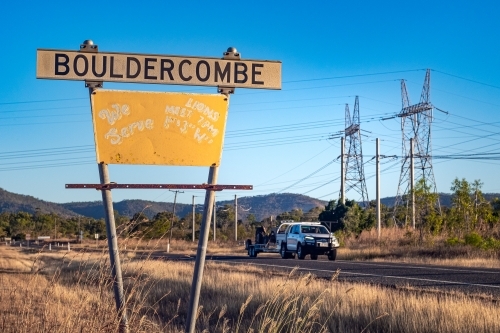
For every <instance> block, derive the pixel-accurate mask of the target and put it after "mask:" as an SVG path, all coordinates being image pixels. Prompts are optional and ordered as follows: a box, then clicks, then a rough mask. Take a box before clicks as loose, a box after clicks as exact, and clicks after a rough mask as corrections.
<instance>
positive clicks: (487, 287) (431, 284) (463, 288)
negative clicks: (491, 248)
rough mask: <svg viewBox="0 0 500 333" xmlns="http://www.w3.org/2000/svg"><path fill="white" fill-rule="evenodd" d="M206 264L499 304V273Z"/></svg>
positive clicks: (350, 264) (282, 262) (351, 264)
mask: <svg viewBox="0 0 500 333" xmlns="http://www.w3.org/2000/svg"><path fill="white" fill-rule="evenodd" d="M164 257H165V259H173V260H194V257H186V256H176V255H173V254H171V255H168V256H164ZM206 260H207V261H208V260H212V261H217V262H224V263H229V264H244V265H256V266H259V267H262V268H264V269H269V270H273V269H274V270H276V269H277V270H285V271H290V270H291V269H293V268H294V267H298V269H299V271H301V272H311V273H313V274H314V275H316V276H318V277H320V278H327V279H330V278H331V277H332V276H333V275H334V274H335V272H336V271H337V270H338V269H340V275H339V276H338V280H339V281H349V282H362V283H369V284H376V285H382V286H387V287H393V288H394V287H397V288H407V287H410V288H412V289H418V290H429V291H441V292H453V291H458V292H462V293H466V294H469V295H480V296H484V297H488V298H489V297H491V298H493V299H495V300H499V301H500V269H490V268H467V267H451V266H435V265H420V264H406V263H381V262H366V261H365V262H357V261H345V260H336V261H329V260H328V259H327V258H326V256H320V257H319V259H318V260H310V259H309V256H307V257H306V259H304V260H298V259H281V257H280V256H279V254H259V256H258V257H257V258H249V257H248V256H236V255H234V256H231V255H224V256H210V255H208V256H207V258H206Z"/></svg>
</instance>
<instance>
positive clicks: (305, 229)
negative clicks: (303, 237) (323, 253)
mask: <svg viewBox="0 0 500 333" xmlns="http://www.w3.org/2000/svg"><path fill="white" fill-rule="evenodd" d="M301 231H302V233H303V234H328V233H329V232H328V229H326V228H325V227H324V226H322V225H320V226H315V225H303V226H302V227H301Z"/></svg>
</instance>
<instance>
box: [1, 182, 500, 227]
mask: <svg viewBox="0 0 500 333" xmlns="http://www.w3.org/2000/svg"><path fill="white" fill-rule="evenodd" d="M483 195H484V197H485V198H486V200H489V201H490V200H492V199H494V198H495V197H500V193H484V194H483ZM439 197H440V203H441V206H443V207H450V206H451V203H452V195H451V194H447V193H440V194H439ZM380 201H381V203H382V204H384V205H386V206H389V207H392V206H394V202H395V197H386V198H382V199H381V200H380ZM327 203H328V202H327V201H324V200H319V199H315V198H311V197H308V196H305V195H302V194H294V193H272V194H267V195H257V196H249V197H241V198H238V206H240V207H242V208H243V209H241V208H240V209H238V218H239V219H245V218H246V217H247V216H248V214H253V215H255V217H256V220H257V221H261V220H262V219H264V218H266V217H269V216H274V217H276V216H277V215H279V214H281V213H283V212H290V211H292V210H294V209H302V211H303V212H304V213H305V212H307V211H309V210H310V209H312V208H315V207H324V206H325V205H326V204H327ZM217 205H234V201H233V200H226V201H217ZM173 206H174V205H173V203H171V202H156V201H148V200H139V199H137V200H123V201H120V202H115V203H113V207H114V209H115V211H116V212H118V214H120V215H122V216H127V217H129V218H131V217H132V216H133V215H134V214H136V213H139V212H143V213H144V214H145V215H147V216H148V217H150V218H151V217H153V216H154V215H155V214H157V213H158V212H163V211H173ZM38 209H39V210H40V212H42V213H45V214H46V213H54V214H58V215H61V216H65V217H74V216H79V215H82V216H87V217H92V218H95V219H100V218H103V217H104V208H103V206H102V201H85V202H69V203H63V204H57V203H52V202H48V201H44V200H40V199H37V198H34V197H32V196H29V195H22V194H16V193H12V192H8V191H6V190H4V189H2V188H0V212H13V213H15V212H18V211H24V212H28V213H30V214H34V213H35V212H36V211H37V210H38ZM248 209H250V210H248ZM247 210H248V211H247ZM175 211H176V215H177V216H179V217H184V216H186V215H187V214H189V213H190V212H191V211H192V206H191V205H190V204H183V203H177V205H176V208H175ZM198 212H199V211H198Z"/></svg>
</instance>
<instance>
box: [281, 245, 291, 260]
mask: <svg viewBox="0 0 500 333" xmlns="http://www.w3.org/2000/svg"><path fill="white" fill-rule="evenodd" d="M280 254H281V258H283V259H288V258H290V256H289V254H288V253H287V252H286V245H285V244H283V243H281V249H280Z"/></svg>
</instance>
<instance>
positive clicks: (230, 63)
mask: <svg viewBox="0 0 500 333" xmlns="http://www.w3.org/2000/svg"><path fill="white" fill-rule="evenodd" d="M36 76H37V78H40V79H55V80H81V81H85V84H86V87H88V88H89V92H90V103H91V108H92V118H93V125H94V139H95V147H96V157H97V164H98V167H99V179H100V184H67V185H66V188H89V189H90V188H94V189H96V190H100V191H101V193H102V200H103V204H104V209H105V213H106V232H107V239H108V247H109V255H110V262H111V270H112V275H113V289H114V294H115V301H116V307H117V310H118V315H119V317H120V332H121V333H128V330H129V328H128V318H127V311H126V304H125V296H124V292H123V280H122V271H121V265H120V258H119V255H118V242H117V234H116V227H115V219H114V214H113V200H112V197H111V190H112V189H115V188H116V189H118V188H120V189H133V188H135V189H137V188H150V189H152V188H157V189H186V190H187V189H205V190H206V194H205V206H204V211H203V219H202V223H201V226H200V238H199V243H198V250H197V256H196V263H195V268H194V275H193V283H192V286H191V294H190V303H189V311H188V318H187V323H186V332H189V333H192V332H194V329H195V324H196V314H197V310H198V301H199V296H200V289H201V283H202V277H203V269H204V265H205V256H206V251H207V242H208V234H209V231H210V217H211V215H212V212H213V213H215V207H214V203H215V191H221V190H223V189H242V190H251V189H253V187H252V186H251V185H216V183H217V175H218V167H219V164H220V160H221V152H222V145H223V138H224V132H225V125H226V119H227V109H228V105H229V104H228V103H229V94H232V93H234V90H235V88H254V89H278V90H279V89H281V62H280V61H268V60H242V59H241V56H240V53H239V52H237V50H236V49H235V48H232V47H231V48H228V49H227V51H226V52H224V56H223V58H222V59H220V58H206V57H205V58H202V57H186V56H169V55H149V54H124V53H111V52H108V53H102V52H98V48H97V45H94V43H93V42H92V41H91V40H86V41H84V42H83V44H82V45H80V50H79V51H64V50H47V49H38V50H37V66H36ZM104 81H107V82H108V81H109V82H129V83H156V84H179V85H197V86H214V87H217V88H218V93H219V94H217V95H208V94H178V93H177V94H175V93H152V92H146V93H144V92H142V93H141V92H127V91H109V90H104V89H98V88H102V84H103V82H104ZM169 140H170V141H169ZM166 141H168V142H167V143H169V144H165V142H166ZM164 147H167V150H162V148H164ZM108 164H157V165H186V166H187V165H189V166H210V171H209V176H208V184H202V185H189V184H179V185H175V184H116V183H112V182H110V179H109V173H108V167H107V165H108ZM174 207H175V206H174ZM193 207H194V197H193ZM174 209H175V208H174ZM212 210H213V211H212ZM174 217H175V211H174ZM194 218H195V216H194V210H193V241H194ZM214 224H215V218H214ZM236 228H237V214H236V216H235V240H237V229H236ZM171 230H172V229H171ZM54 233H55V235H54V239H56V237H57V232H56V231H55V232H54ZM214 237H215V230H214ZM97 238H98V237H97V234H96V245H97V241H98V239H97ZM169 243H170V242H169Z"/></svg>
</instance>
